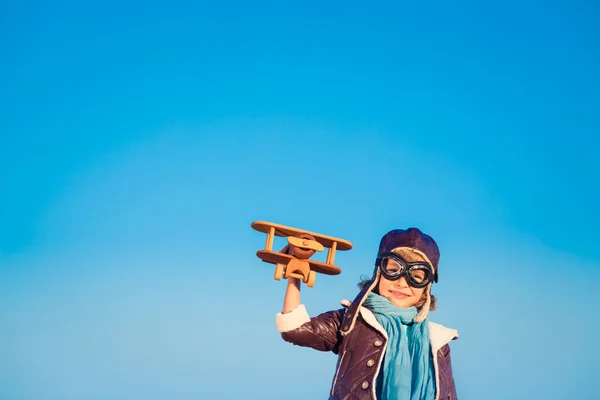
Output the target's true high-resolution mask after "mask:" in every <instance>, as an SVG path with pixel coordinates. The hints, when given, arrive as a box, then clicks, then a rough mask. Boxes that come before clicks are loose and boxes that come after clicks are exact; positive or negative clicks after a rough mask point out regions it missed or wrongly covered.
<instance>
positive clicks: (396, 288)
mask: <svg viewBox="0 0 600 400" xmlns="http://www.w3.org/2000/svg"><path fill="white" fill-rule="evenodd" d="M398 254H399V255H400V256H401V257H402V258H404V259H405V260H406V261H408V262H414V261H425V259H424V258H423V257H421V256H420V255H419V254H417V253H413V252H411V251H402V252H399V253H398ZM377 289H378V292H379V294H380V295H381V296H383V297H385V298H386V299H388V300H389V301H390V302H392V304H394V305H395V306H396V307H401V308H408V307H412V306H414V305H415V304H417V303H418V302H419V300H421V296H423V292H424V291H425V288H414V287H412V286H410V285H409V284H408V283H407V282H406V278H405V277H404V276H402V277H401V278H400V279H398V280H395V281H390V280H388V279H386V278H385V277H384V276H380V278H379V284H378V285H377Z"/></svg>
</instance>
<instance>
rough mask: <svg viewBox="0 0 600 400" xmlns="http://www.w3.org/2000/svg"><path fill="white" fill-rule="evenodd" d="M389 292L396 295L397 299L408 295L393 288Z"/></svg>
mask: <svg viewBox="0 0 600 400" xmlns="http://www.w3.org/2000/svg"><path fill="white" fill-rule="evenodd" d="M390 293H391V294H392V296H394V297H397V298H399V299H405V298H407V297H408V295H407V294H406V293H402V292H397V291H395V290H390Z"/></svg>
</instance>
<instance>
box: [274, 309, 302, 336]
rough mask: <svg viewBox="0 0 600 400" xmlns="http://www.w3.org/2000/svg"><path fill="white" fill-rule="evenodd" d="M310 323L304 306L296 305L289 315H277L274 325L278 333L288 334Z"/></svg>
mask: <svg viewBox="0 0 600 400" xmlns="http://www.w3.org/2000/svg"><path fill="white" fill-rule="evenodd" d="M309 321H310V316H309V315H308V312H306V307H305V306H304V304H300V305H298V307H296V308H294V309H293V310H292V311H290V312H289V313H285V314H284V313H277V316H276V317H275V324H276V325H277V331H278V332H280V333H281V332H288V331H293V330H294V329H297V328H300V327H301V326H302V325H304V324H305V323H307V322H309Z"/></svg>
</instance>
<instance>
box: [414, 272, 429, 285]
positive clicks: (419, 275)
mask: <svg viewBox="0 0 600 400" xmlns="http://www.w3.org/2000/svg"><path fill="white" fill-rule="evenodd" d="M427 275H428V274H427V273H426V272H425V271H424V270H422V269H415V270H412V271H410V276H411V278H413V279H414V280H415V281H417V282H419V283H421V282H423V281H425V279H426V278H427Z"/></svg>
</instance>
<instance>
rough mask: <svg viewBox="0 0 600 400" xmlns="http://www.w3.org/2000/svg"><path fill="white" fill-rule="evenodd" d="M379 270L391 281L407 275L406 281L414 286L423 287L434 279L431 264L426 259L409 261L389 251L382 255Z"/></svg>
mask: <svg viewBox="0 0 600 400" xmlns="http://www.w3.org/2000/svg"><path fill="white" fill-rule="evenodd" d="M379 270H380V271H381V274H382V275H383V276H384V277H385V278H386V279H388V280H390V281H396V280H398V279H400V278H401V277H403V276H404V277H406V283H408V284H409V285H410V286H412V287H414V288H423V287H425V286H427V285H428V284H429V283H430V282H432V281H433V280H434V272H433V268H432V267H431V265H429V264H428V263H426V262H424V261H416V262H408V261H406V260H405V259H403V258H402V257H400V256H399V255H398V254H395V253H387V254H384V255H383V256H382V257H381V259H380V260H379Z"/></svg>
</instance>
